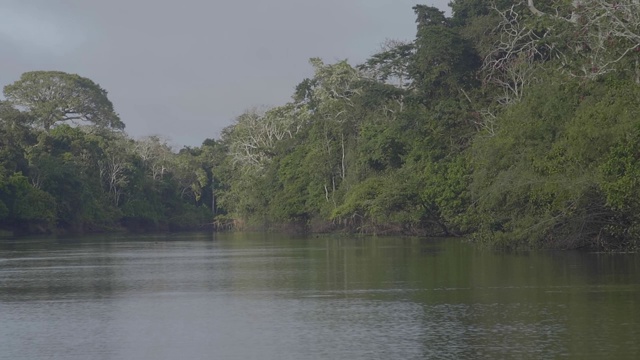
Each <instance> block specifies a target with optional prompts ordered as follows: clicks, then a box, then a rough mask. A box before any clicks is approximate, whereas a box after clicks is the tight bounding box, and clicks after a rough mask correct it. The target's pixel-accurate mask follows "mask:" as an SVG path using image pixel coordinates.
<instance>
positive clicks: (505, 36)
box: [0, 0, 640, 250]
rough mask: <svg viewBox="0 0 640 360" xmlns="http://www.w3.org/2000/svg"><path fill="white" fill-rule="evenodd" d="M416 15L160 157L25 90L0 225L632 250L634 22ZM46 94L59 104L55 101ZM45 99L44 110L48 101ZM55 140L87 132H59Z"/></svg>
mask: <svg viewBox="0 0 640 360" xmlns="http://www.w3.org/2000/svg"><path fill="white" fill-rule="evenodd" d="M450 6H451V10H452V11H451V14H452V15H451V16H449V17H447V16H446V15H445V13H444V12H442V11H440V10H439V9H436V8H433V7H429V6H424V5H417V6H415V7H414V8H413V10H414V11H415V14H416V19H417V20H416V24H417V32H416V38H415V39H414V40H412V41H398V40H387V41H386V42H385V43H384V45H383V46H382V47H381V49H380V50H379V51H378V52H377V53H375V54H374V55H372V56H371V57H370V58H369V59H367V60H366V61H365V62H364V63H362V64H359V65H355V66H353V65H351V64H349V63H348V62H347V61H346V60H345V61H340V62H337V63H334V64H326V63H324V62H323V61H322V60H321V59H317V58H314V59H311V60H310V63H311V66H312V67H313V69H314V75H313V77H311V78H309V79H304V80H303V81H301V82H300V84H299V85H298V86H297V87H296V89H295V91H294V93H293V95H292V100H291V101H290V102H289V103H287V104H284V105H281V106H277V107H273V108H269V109H259V108H258V109H252V110H249V111H247V112H245V113H244V114H242V115H240V116H238V118H237V119H236V121H235V123H234V124H233V125H231V126H229V127H227V128H226V129H225V130H224V131H223V133H222V135H221V138H220V139H218V140H206V141H205V142H204V143H203V144H202V146H200V147H197V148H184V149H182V150H181V151H180V152H179V153H177V154H176V153H174V152H172V151H171V149H170V148H169V147H168V146H167V144H166V142H164V141H162V140H161V139H158V138H157V137H149V138H145V139H141V140H132V139H130V138H128V137H127V136H126V135H125V133H124V132H123V131H122V128H123V126H124V125H123V124H122V123H121V122H120V119H119V118H118V117H117V115H115V113H114V112H113V106H112V105H111V103H110V102H109V101H108V99H107V98H106V92H105V91H104V90H102V89H101V88H100V87H99V86H98V85H96V84H94V83H93V82H91V81H90V80H88V79H84V78H80V77H78V76H75V75H69V74H64V73H51V72H48V73H43V72H34V73H27V74H24V75H23V77H22V78H21V79H20V80H19V81H18V82H16V83H14V84H11V85H8V86H6V87H5V97H6V99H7V100H6V101H5V102H3V103H2V104H1V107H0V142H1V143H2V152H1V153H0V161H1V162H2V168H1V171H2V172H1V173H0V222H1V223H2V224H3V225H4V226H5V227H13V228H16V227H17V228H23V229H34V228H42V229H51V228H55V227H58V228H67V229H90V230H96V229H109V228H111V227H115V226H122V225H124V226H133V227H143V228H154V227H161V228H162V227H174V228H188V227H192V226H195V225H198V224H206V223H211V222H212V219H215V224H216V225H217V226H218V227H248V228H282V226H283V225H287V226H290V227H295V228H296V229H303V230H311V231H356V232H363V233H377V234H384V233H403V234H416V235H447V236H451V235H469V236H471V237H472V238H473V239H475V240H476V241H479V242H484V243H487V244H491V245H498V246H507V247H519V246H526V247H556V248H580V247H591V248H599V249H605V250H616V249H635V248H637V247H638V244H640V243H639V242H638V240H639V238H640V66H639V62H640V2H638V1H637V0H626V1H615V2H614V1H604V0H572V1H570V0H563V1H548V0H547V1H535V2H534V1H533V0H528V1H504V0H495V1H482V0H454V1H452V2H451V3H450ZM52 87H53V88H55V87H60V89H61V90H60V91H51V90H50V89H51V88H52ZM47 89H49V90H47ZM69 121H76V122H78V121H80V122H82V123H83V124H85V125H82V126H69V125H68V123H69Z"/></svg>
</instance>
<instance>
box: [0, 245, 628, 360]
mask: <svg viewBox="0 0 640 360" xmlns="http://www.w3.org/2000/svg"><path fill="white" fill-rule="evenodd" d="M638 300H640V257H639V256H638V255H636V254H597V253H584V252H535V253H519V254H513V253H511V254H510V253H502V252H495V251H490V250H482V249H478V248H475V247H473V246H471V245H469V244H465V243H463V242H461V241H459V240H433V239H407V238H347V237H343V238H335V237H309V238H297V237H286V236H281V235H265V234H217V235H212V234H181V235H165V236H137V237H135V236H128V237H91V238H71V239H64V238H63V239H53V240H52V239H29V238H26V239H19V240H0V359H12V360H15V359H498V358H500V359H556V358H567V359H604V358H610V359H624V358H628V359H635V358H640V342H639V341H638V339H640V308H639V306H638Z"/></svg>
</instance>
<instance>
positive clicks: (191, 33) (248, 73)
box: [0, 0, 449, 147]
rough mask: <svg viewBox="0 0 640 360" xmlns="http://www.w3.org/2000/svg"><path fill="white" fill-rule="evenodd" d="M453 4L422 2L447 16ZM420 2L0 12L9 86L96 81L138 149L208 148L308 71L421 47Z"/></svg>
mask: <svg viewBox="0 0 640 360" xmlns="http://www.w3.org/2000/svg"><path fill="white" fill-rule="evenodd" d="M448 2H449V0H433V1H426V2H421V3H423V4H427V5H432V6H437V7H439V8H441V9H443V10H445V9H446V8H447V6H446V4H447V3H448ZM415 4H416V0H322V1H318V0H313V1H312V0H262V1H259V0H244V1H231V0H227V1H224V0H217V1H216V0H0V86H1V87H4V86H5V85H7V84H10V83H13V82H14V81H16V80H17V79H18V78H19V77H20V74H22V73H23V72H26V71H33V70H60V71H65V72H69V73H76V74H79V75H81V76H85V77H88V78H90V79H92V80H93V81H95V82H96V83H98V84H100V86H102V87H103V88H104V89H106V90H107V91H108V92H109V98H110V99H111V101H112V102H113V104H114V106H115V108H116V111H117V112H118V113H119V114H120V117H121V119H122V121H123V122H124V123H125V124H126V131H127V133H129V134H130V135H131V136H133V137H136V138H137V137H140V136H145V135H161V136H165V137H168V138H170V139H171V140H172V142H173V143H174V145H176V146H179V147H180V146H182V145H200V144H201V143H202V141H203V140H204V139H206V138H217V137H218V135H219V133H220V130H222V128H224V127H226V126H228V125H230V124H232V123H233V119H234V118H235V117H236V116H238V115H240V114H241V113H242V112H243V111H244V110H246V109H248V108H250V107H253V106H263V105H266V106H275V105H282V104H284V103H286V102H287V101H289V100H290V97H291V95H292V94H293V91H294V88H295V86H296V85H297V84H298V83H299V82H300V81H302V80H303V79H304V78H305V77H309V76H311V74H312V69H311V66H310V65H309V64H308V59H309V58H311V57H320V58H322V59H323V60H324V61H325V62H329V63H331V62H335V61H337V60H342V59H349V61H350V62H351V63H352V64H354V65H355V64H358V63H360V62H362V61H363V60H365V59H366V58H367V57H368V56H369V55H371V54H373V53H374V52H375V51H376V50H377V49H378V48H379V46H380V44H381V43H382V42H383V41H384V40H385V39H387V38H390V39H400V40H412V39H413V38H414V37H415V31H416V28H415V23H414V20H415V17H414V14H413V10H412V9H411V8H412V7H413V6H414V5H415Z"/></svg>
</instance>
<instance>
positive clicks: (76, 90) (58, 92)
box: [4, 71, 124, 132]
mask: <svg viewBox="0 0 640 360" xmlns="http://www.w3.org/2000/svg"><path fill="white" fill-rule="evenodd" d="M4 95H5V96H6V98H7V100H8V101H10V102H11V103H12V104H14V105H16V106H17V107H19V108H23V109H25V110H26V111H27V112H29V113H30V114H32V115H33V117H34V118H35V121H36V123H37V124H38V125H40V126H41V127H42V128H44V129H45V130H46V131H47V132H48V131H49V130H50V129H51V127H52V126H54V125H56V124H58V123H61V122H66V121H71V122H80V123H82V122H86V123H90V124H93V125H96V126H99V127H107V128H114V129H124V123H123V122H122V121H120V117H119V116H118V114H116V113H115V111H114V109H113V104H112V103H111V101H110V100H109V98H108V97H107V91H106V90H104V89H102V88H101V87H100V86H99V85H98V84H96V83H94V82H93V81H92V80H90V79H87V78H85V77H82V76H79V75H76V74H68V73H65V72H61V71H31V72H27V73H24V74H22V76H21V77H20V79H19V80H18V81H16V82H15V83H13V84H11V85H7V86H5V88H4Z"/></svg>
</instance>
